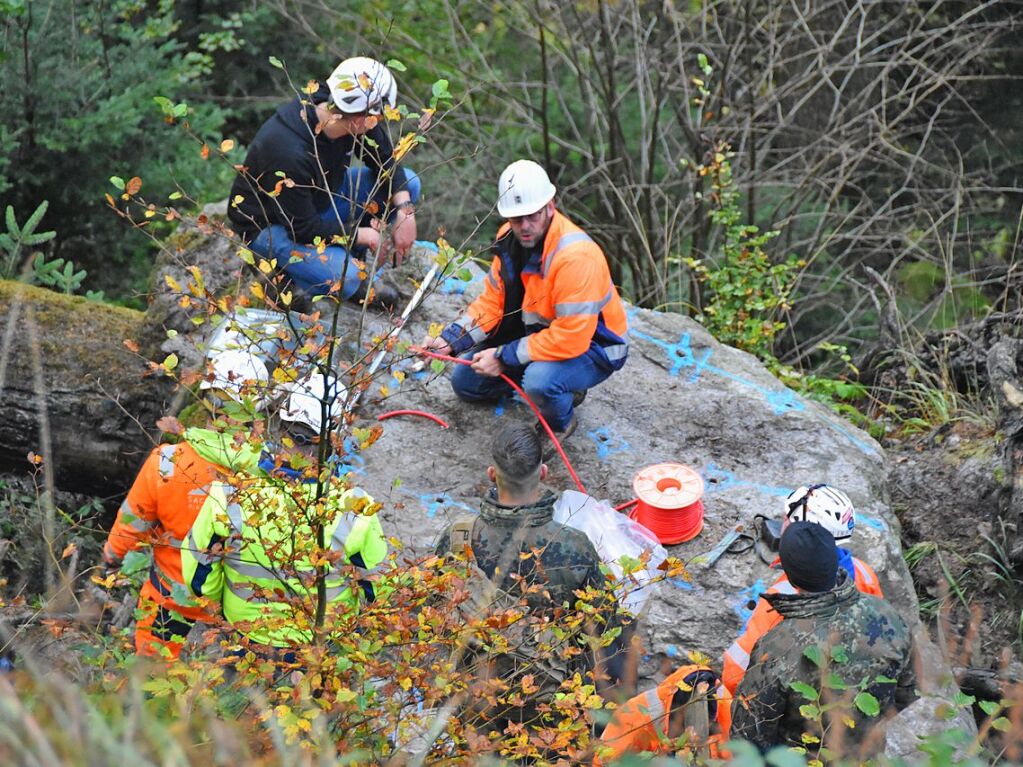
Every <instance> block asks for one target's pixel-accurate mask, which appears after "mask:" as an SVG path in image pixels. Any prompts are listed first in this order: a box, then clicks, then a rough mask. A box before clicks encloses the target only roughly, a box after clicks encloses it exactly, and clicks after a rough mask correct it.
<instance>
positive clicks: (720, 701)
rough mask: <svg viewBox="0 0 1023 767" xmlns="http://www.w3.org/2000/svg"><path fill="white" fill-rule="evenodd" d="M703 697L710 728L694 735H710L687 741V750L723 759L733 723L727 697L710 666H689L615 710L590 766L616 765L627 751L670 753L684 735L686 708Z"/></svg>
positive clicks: (729, 700) (678, 670)
mask: <svg viewBox="0 0 1023 767" xmlns="http://www.w3.org/2000/svg"><path fill="white" fill-rule="evenodd" d="M703 697H706V700H707V706H708V709H707V713H708V718H709V720H710V722H711V723H712V729H711V732H709V733H697V737H698V738H700V737H703V736H709V737H707V740H706V742H705V743H700V742H696V743H687V744H686V748H687V749H688V750H690V751H692V752H695V751H696V750H698V749H699V748H701V747H703V746H706V748H707V749H708V751H709V756H710V757H711V758H714V759H719V758H727V753H726V752H725V751H724V744H725V743H726V742H727V741H728V732H729V730H730V729H731V724H732V716H731V706H732V696H731V693H729V692H728V690H727V689H725V687H724V686H723V685H722V684H721V682H720V680H719V679H718V678H717V675H716V674H715V673H714V672H712V671H711V670H710V668H709V667H707V666H703V665H698V664H690V665H685V666H682V667H681V668H679V669H677V670H676V671H675V672H674V673H672V674H671V675H669V676H668V678H667V679H665V680H664V681H663V682H661V683H660V684H659V685H657V686H656V687H652V688H651V689H649V690H647V691H646V692H642V693H640V694H639V695H637V696H636V697H635V698H632V699H630V700H629V701H627V702H625V703H623V704H622V705H621V706H619V707H618V708H617V709H616V710H615V713H614V716H612V717H611V721H610V722H608V725H607V727H605V728H604V732H603V734H602V735H601V736H600V744H599V746H598V748H597V757H596V758H595V759H594V765H596V767H600V765H601V764H608V763H611V762H614V761H616V760H617V759H619V758H620V757H621V756H623V755H624V754H627V753H639V752H647V753H655V754H664V753H667V752H668V751H671V750H672V749H673V744H674V743H676V742H677V741H678V740H679V738H681V737H682V735H683V734H684V732H685V713H686V709H687V707H689V706H691V705H694V699H698V698H703Z"/></svg>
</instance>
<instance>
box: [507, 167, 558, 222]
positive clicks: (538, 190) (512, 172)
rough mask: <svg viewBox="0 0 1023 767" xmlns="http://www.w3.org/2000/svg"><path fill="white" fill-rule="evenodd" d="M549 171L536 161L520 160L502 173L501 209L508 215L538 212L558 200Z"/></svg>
mask: <svg viewBox="0 0 1023 767" xmlns="http://www.w3.org/2000/svg"><path fill="white" fill-rule="evenodd" d="M557 191H558V190H557V189H555V188H554V184H552V183H551V180H550V178H548V177H547V171H545V170H544V169H543V168H542V167H541V166H539V165H537V164H536V163H535V162H533V161H532V160H516V161H515V162H513V163H512V164H511V165H509V166H508V167H507V168H505V169H504V172H503V173H501V178H500V179H498V182H497V212H498V213H500V214H501V215H502V216H504V217H505V218H517V217H518V216H529V215H532V214H533V213H536V212H537V211H538V210H540V208H542V207H543V206H544V205H546V204H547V203H549V202H550V201H551V200H553V199H554V194H555V192H557Z"/></svg>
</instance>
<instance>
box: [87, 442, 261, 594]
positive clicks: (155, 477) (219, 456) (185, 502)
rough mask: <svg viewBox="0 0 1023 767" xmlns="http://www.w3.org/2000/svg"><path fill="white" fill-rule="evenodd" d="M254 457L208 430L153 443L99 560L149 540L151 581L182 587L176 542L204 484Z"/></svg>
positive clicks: (112, 559)
mask: <svg viewBox="0 0 1023 767" xmlns="http://www.w3.org/2000/svg"><path fill="white" fill-rule="evenodd" d="M193 442H194V443H195V444H194V445H193V444H192V443H193ZM200 453H202V454H200ZM258 459H259V451H258V450H254V449H252V448H250V447H249V446H247V445H244V446H242V447H241V448H239V447H236V446H235V445H233V443H232V439H231V436H230V435H222V434H219V433H218V432H215V431H212V430H209V429H188V430H187V431H186V432H185V440H183V441H182V442H180V443H178V444H176V445H170V444H165V445H160V446H158V447H156V448H155V449H154V450H153V451H152V452H151V453H150V454H149V457H148V458H147V459H146V461H145V463H144V464H142V468H141V469H140V470H139V473H138V476H137V477H136V478H135V482H134V483H133V484H132V486H131V490H129V491H128V496H127V497H126V498H125V499H124V502H123V503H122V504H121V508H120V509H118V511H117V519H116V520H115V521H114V526H113V528H111V530H110V535H109V536H107V542H106V545H105V546H104V547H103V557H104V559H105V560H106V561H107V562H109V563H111V564H116V563H118V562H120V561H121V560H122V559H123V558H124V556H125V554H127V553H128V552H129V551H131V550H132V549H135V548H137V547H138V546H140V545H141V544H143V543H145V544H149V545H150V546H152V549H153V565H152V569H151V572H150V580H152V581H154V584H153V585H154V586H156V587H157V589H158V590H159V591H160V592H161V593H162V594H164V595H165V596H168V595H169V593H170V591H171V589H173V587H174V585H175V584H181V586H182V588H184V583H183V581H182V577H181V551H180V549H181V542H182V541H183V540H184V538H185V536H186V535H188V531H189V529H191V527H192V523H193V522H195V518H196V516H197V515H198V514H199V509H201V508H202V505H203V502H204V501H205V500H206V493H207V490H208V489H209V486H210V483H211V482H212V481H213V480H214V479H217V478H218V477H223V476H225V472H226V473H227V474H231V473H234V472H235V471H237V470H239V469H242V468H246V467H249V466H250V464H252V465H254V464H255V462H256V461H258ZM214 461H215V462H214ZM224 467H226V468H224ZM184 593H186V594H187V591H186V592H184Z"/></svg>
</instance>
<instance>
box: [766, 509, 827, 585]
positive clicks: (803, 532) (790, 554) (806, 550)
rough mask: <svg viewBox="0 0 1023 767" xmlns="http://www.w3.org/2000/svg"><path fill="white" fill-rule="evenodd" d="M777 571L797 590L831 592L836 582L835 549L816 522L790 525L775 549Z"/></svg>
mask: <svg viewBox="0 0 1023 767" xmlns="http://www.w3.org/2000/svg"><path fill="white" fill-rule="evenodd" d="M778 554H779V556H780V557H781V568H782V570H784V571H785V575H787V576H788V578H789V583H791V584H792V585H793V586H795V587H796V588H797V589H799V590H800V591H831V589H833V588H835V581H836V580H837V579H838V549H837V548H836V546H835V539H834V537H832V535H831V533H829V532H828V531H827V530H825V529H824V528H823V527H822V526H821V525H818V524H817V523H816V522H793V523H792V524H791V525H789V526H788V527H787V528H786V529H785V532H784V533H783V534H782V536H781V545H780V546H779V547H778Z"/></svg>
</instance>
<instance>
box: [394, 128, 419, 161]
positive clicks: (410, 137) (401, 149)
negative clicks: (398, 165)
mask: <svg viewBox="0 0 1023 767" xmlns="http://www.w3.org/2000/svg"><path fill="white" fill-rule="evenodd" d="M417 138H418V137H417V136H416V134H415V133H406V134H405V135H404V136H402V137H401V140H399V141H398V146H396V147H395V148H394V159H395V160H400V159H401V158H402V157H404V156H405V155H407V154H408V153H409V150H410V149H411V148H412V146H413V145H414V144H415V143H416V140H417Z"/></svg>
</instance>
